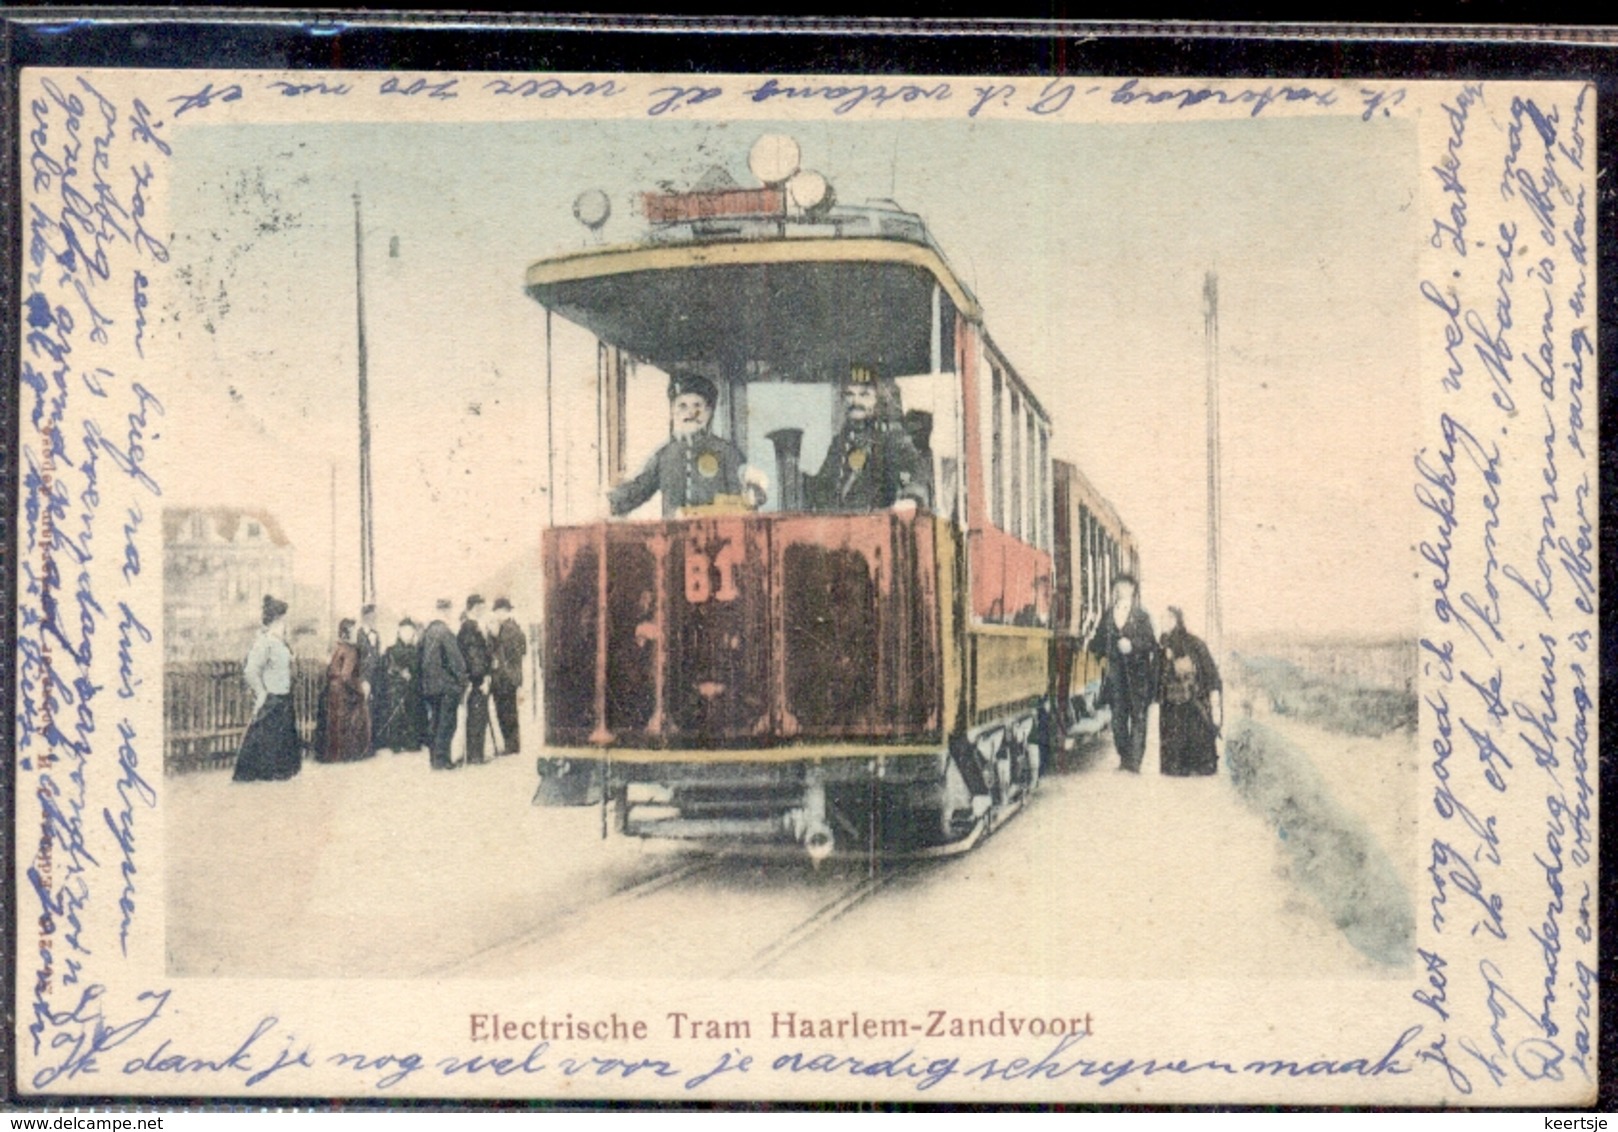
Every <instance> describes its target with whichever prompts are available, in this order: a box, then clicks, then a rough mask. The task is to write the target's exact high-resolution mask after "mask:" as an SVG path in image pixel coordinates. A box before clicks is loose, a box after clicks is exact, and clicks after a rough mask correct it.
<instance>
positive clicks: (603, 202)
mask: <svg viewBox="0 0 1618 1132" xmlns="http://www.w3.org/2000/svg"><path fill="white" fill-rule="evenodd" d="M611 215H612V198H610V197H609V196H607V194H606V193H604V192H602V191H601V190H600V189H586V190H584V192H582V193H580V194H579V195H578V197H577V198H576V199H575V200H574V201H573V218H574V219H575V220H577V221H578V222H579V223H580V224H583V225H584V226H585V227H586V228H588V229H590V231H592V232H599V231H601V226H602V225H603V224H605V223H606V222H607V219H608V217H610V216H611Z"/></svg>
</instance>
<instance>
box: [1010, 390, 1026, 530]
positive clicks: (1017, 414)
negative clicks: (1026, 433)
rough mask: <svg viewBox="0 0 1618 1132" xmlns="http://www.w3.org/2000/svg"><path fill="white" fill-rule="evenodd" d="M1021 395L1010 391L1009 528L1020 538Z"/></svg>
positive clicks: (1021, 518) (1021, 514) (1021, 517)
mask: <svg viewBox="0 0 1618 1132" xmlns="http://www.w3.org/2000/svg"><path fill="white" fill-rule="evenodd" d="M1022 520H1023V513H1022V397H1021V395H1019V394H1018V392H1017V391H1016V390H1015V389H1013V390H1012V391H1011V528H1010V534H1011V537H1012V538H1022V537H1023V530H1022V525H1023V524H1022Z"/></svg>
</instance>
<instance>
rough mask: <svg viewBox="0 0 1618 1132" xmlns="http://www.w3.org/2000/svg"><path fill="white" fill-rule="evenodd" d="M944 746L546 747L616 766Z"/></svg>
mask: <svg viewBox="0 0 1618 1132" xmlns="http://www.w3.org/2000/svg"><path fill="white" fill-rule="evenodd" d="M944 749H945V748H944V744H943V743H901V744H895V745H893V746H881V745H877V744H874V743H865V744H861V745H858V746H856V745H854V744H847V743H812V744H806V745H804V746H801V747H745V748H736V749H732V748H727V747H702V748H696V749H686V750H672V749H664V748H661V747H657V748H648V747H545V748H544V749H543V751H542V753H541V755H540V757H541V758H546V759H596V760H605V759H608V758H610V759H612V761H613V762H615V763H791V762H805V761H818V760H821V759H878V758H885V759H892V758H906V757H911V756H916V755H940V754H943V753H944Z"/></svg>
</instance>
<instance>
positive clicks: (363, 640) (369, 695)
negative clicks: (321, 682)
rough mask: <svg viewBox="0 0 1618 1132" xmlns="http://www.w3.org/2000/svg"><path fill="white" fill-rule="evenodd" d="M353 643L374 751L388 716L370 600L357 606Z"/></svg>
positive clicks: (379, 643)
mask: <svg viewBox="0 0 1618 1132" xmlns="http://www.w3.org/2000/svg"><path fill="white" fill-rule="evenodd" d="M354 645H355V647H356V648H358V649H359V650H360V679H361V680H363V681H364V682H365V688H366V709H367V710H368V711H369V713H370V716H371V752H372V753H373V754H374V753H376V750H377V748H378V747H380V746H381V745H382V744H381V742H380V740H379V737H380V736H381V734H382V725H383V723H384V721H385V720H386V719H387V717H388V682H387V680H386V679H385V678H384V673H383V669H382V634H381V633H379V632H377V629H376V606H374V605H371V604H370V603H369V602H367V603H366V604H365V605H363V606H361V607H360V627H359V631H358V632H357V633H356V634H355V635H354Z"/></svg>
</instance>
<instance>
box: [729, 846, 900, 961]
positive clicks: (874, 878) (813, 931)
mask: <svg viewBox="0 0 1618 1132" xmlns="http://www.w3.org/2000/svg"><path fill="white" fill-rule="evenodd" d="M919 867H920V866H918V865H917V864H914V863H904V864H900V865H897V866H895V867H893V868H889V869H884V870H882V871H881V872H877V873H874V874H871V875H868V876H865V877H862V878H861V879H860V880H859V881H857V882H856V883H854V884H853V885H851V886H849V887H848V888H845V889H844V890H843V891H842V892H840V893H838V894H837V895H836V896H834V897H832V899H830V900H828V901H826V902H825V903H824V904H822V905H821V906H820V907H819V908H817V909H815V911H814V912H812V913H810V914H809V915H808V916H807V917H805V918H804V919H802V920H800V921H799V922H798V923H796V924H794V925H793V926H792V927H791V928H789V929H788V930H787V931H786V932H784V933H783V934H782V935H780V936H778V937H777V938H776V939H775V940H774V941H773V942H771V943H770V944H768V945H766V946H764V947H761V948H759V949H758V950H757V951H756V952H754V953H753V955H752V956H751V957H749V958H748V960H747V961H746V962H745V963H743V964H741V965H740V966H738V967H737V968H735V969H734V970H732V971H731V972H730V975H731V977H732V978H746V977H749V976H754V975H762V974H764V973H765V972H766V971H768V970H769V969H770V967H772V966H773V965H774V964H775V962H776V961H777V960H778V959H780V958H781V957H782V956H784V955H786V954H787V953H788V952H790V951H792V950H794V949H795V948H797V947H799V946H801V945H802V944H803V943H805V942H807V941H808V940H809V939H811V938H812V937H814V936H815V935H818V934H819V933H820V932H822V931H825V930H826V929H827V928H829V927H831V926H832V925H833V924H835V923H836V922H837V921H838V920H840V919H842V918H843V917H844V916H846V915H847V914H848V913H849V912H852V911H853V910H854V909H855V908H857V907H859V906H860V905H861V904H863V903H865V902H866V901H867V900H869V899H871V898H872V897H873V896H875V895H876V894H877V893H878V892H880V891H882V890H883V889H884V888H886V887H888V886H889V885H890V884H893V883H894V882H895V881H898V880H901V879H903V878H904V877H907V876H910V875H911V874H913V873H915V872H916V871H917V869H918V868H919Z"/></svg>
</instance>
